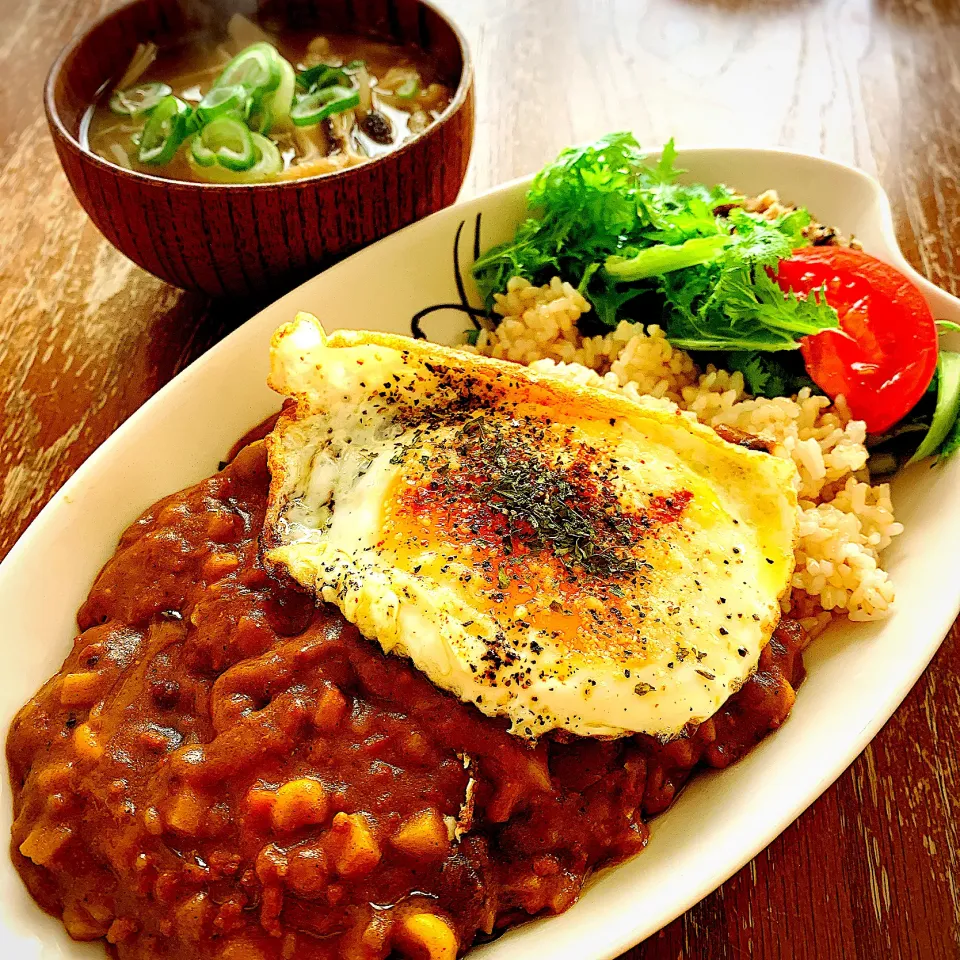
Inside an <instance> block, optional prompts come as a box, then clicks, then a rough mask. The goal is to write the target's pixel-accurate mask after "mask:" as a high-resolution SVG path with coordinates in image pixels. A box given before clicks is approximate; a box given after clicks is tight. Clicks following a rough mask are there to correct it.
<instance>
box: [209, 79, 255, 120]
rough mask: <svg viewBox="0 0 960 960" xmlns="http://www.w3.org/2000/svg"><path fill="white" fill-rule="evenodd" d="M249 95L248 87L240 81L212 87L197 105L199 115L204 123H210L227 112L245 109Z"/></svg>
mask: <svg viewBox="0 0 960 960" xmlns="http://www.w3.org/2000/svg"><path fill="white" fill-rule="evenodd" d="M248 96H249V94H248V93H247V88H246V87H245V86H243V84H240V83H234V84H231V85H229V86H222V87H211V88H210V90H209V91H208V92H207V93H206V95H205V96H204V98H203V99H202V100H201V101H200V103H199V105H198V106H197V116H199V117H200V119H201V121H203V123H209V122H210V121H211V120H215V119H216V118H217V117H220V116H222V115H223V114H225V113H230V112H231V111H238V112H239V111H243V110H244V108H245V106H246V103H247V99H248Z"/></svg>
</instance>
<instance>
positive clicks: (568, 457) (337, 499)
mask: <svg viewBox="0 0 960 960" xmlns="http://www.w3.org/2000/svg"><path fill="white" fill-rule="evenodd" d="M270 384H271V386H272V387H273V388H274V389H275V390H277V391H278V392H280V393H282V394H284V395H285V396H287V397H289V398H291V402H288V403H287V404H286V405H285V407H284V411H283V413H282V415H281V417H280V419H279V421H278V423H277V425H276V428H275V429H274V431H273V433H272V434H271V435H270V437H269V439H268V448H269V458H270V469H271V476H272V480H271V487H270V498H269V504H268V511H267V519H266V524H265V530H264V541H263V543H264V558H265V561H266V563H267V564H268V565H270V566H271V567H272V568H274V569H278V568H279V569H281V570H282V571H285V572H286V573H288V574H289V575H290V576H292V577H293V578H294V579H295V580H296V581H298V582H299V583H300V584H302V585H303V586H304V587H306V588H307V589H308V590H312V591H313V592H314V593H315V595H316V597H317V598H318V599H319V600H322V601H325V602H327V603H331V604H334V605H336V606H337V607H339V609H340V610H341V611H342V613H343V615H344V617H345V618H346V619H347V620H349V621H350V622H352V623H354V624H355V625H356V626H357V627H358V629H359V630H360V631H361V633H363V634H364V635H365V636H366V637H368V638H369V639H371V640H373V641H375V642H376V643H378V644H379V645H380V646H381V647H382V648H383V650H384V651H386V652H387V653H393V654H398V655H402V656H405V657H408V658H409V659H410V660H411V661H412V662H413V663H414V665H415V666H416V667H417V668H418V669H420V670H421V671H422V672H423V673H425V674H426V675H427V676H428V677H429V678H430V680H431V681H432V682H433V683H434V684H436V685H437V686H438V687H440V688H442V689H444V690H447V691H449V692H450V693H452V694H454V695H456V696H457V697H460V698H461V699H463V700H465V701H468V702H470V703H473V704H475V705H476V707H477V709H478V710H480V711H482V712H483V713H484V714H487V715H489V716H496V717H504V718H506V719H508V720H509V722H510V729H511V731H512V732H513V733H515V734H517V735H519V736H522V737H526V738H531V739H535V738H537V737H539V736H540V735H542V734H544V733H546V732H547V731H550V730H566V731H569V732H571V733H574V734H579V735H591V736H620V735H624V734H629V733H637V732H639V733H646V734H652V735H656V736H660V737H670V736H674V735H676V734H677V733H679V732H680V731H681V730H682V729H683V728H684V726H685V725H686V724H688V723H699V722H702V721H703V720H705V719H707V718H708V717H710V716H711V715H712V714H713V713H714V712H715V711H716V710H717V709H718V707H719V706H720V705H721V704H722V703H723V702H724V700H726V699H727V697H729V696H730V694H732V693H733V692H735V691H736V690H737V689H738V688H739V687H740V685H741V684H742V683H743V681H744V680H745V679H746V678H747V677H748V676H749V675H750V673H751V672H752V671H753V670H754V669H755V667H756V663H757V660H758V658H759V655H760V651H761V649H762V648H763V646H764V644H765V643H766V642H767V640H768V639H769V638H770V635H771V633H772V632H773V630H774V628H775V627H776V625H777V622H778V620H779V618H780V604H779V601H780V598H781V596H782V595H783V594H784V592H785V591H786V590H787V589H788V587H789V583H790V578H791V575H792V573H793V567H794V547H795V540H796V533H797V531H796V523H797V521H796V515H797V511H796V506H797V499H796V494H795V492H794V483H795V479H796V477H795V468H794V467H793V465H792V464H791V463H789V462H788V461H786V460H783V459H779V458H777V457H774V456H771V455H770V454H767V453H765V452H760V451H755V450H749V449H745V448H743V447H741V446H737V445H735V444H732V443H729V442H727V441H726V440H724V439H721V438H720V437H719V436H718V435H717V434H716V433H715V432H714V431H713V430H712V429H710V428H709V427H707V426H705V425H702V424H700V423H697V422H696V421H694V420H692V419H691V418H689V416H686V415H683V414H681V413H679V412H677V411H675V410H669V409H665V408H664V406H663V405H662V404H661V405H654V404H651V405H646V404H644V403H640V402H637V401H635V400H632V399H629V398H626V397H621V396H618V395H615V394H612V393H609V392H607V391H605V390H602V389H598V388H595V387H592V386H583V385H579V384H575V383H571V382H568V381H564V380H560V379H559V378H557V377H551V376H550V375H549V374H547V373H540V372H537V371H534V370H531V369H529V368H527V367H524V366H521V365H518V364H514V363H509V362H506V361H500V360H493V359H489V358H485V357H479V356H475V355H472V354H470V353H468V352H466V351H462V350H456V349H452V348H446V347H440V346H437V345H435V344H432V343H427V342H425V341H421V340H410V339H407V338H404V337H398V336H392V335H388V334H382V333H369V332H358V331H350V330H341V331H337V332H335V333H332V334H330V335H327V334H325V333H324V330H323V328H322V327H321V326H320V324H319V322H318V321H317V320H315V319H314V318H313V317H311V316H309V315H306V314H300V315H299V316H298V317H297V318H296V320H295V322H293V323H292V324H287V325H286V326H284V327H282V328H281V329H280V330H278V331H277V332H276V333H275V334H274V337H273V342H272V351H271V374H270Z"/></svg>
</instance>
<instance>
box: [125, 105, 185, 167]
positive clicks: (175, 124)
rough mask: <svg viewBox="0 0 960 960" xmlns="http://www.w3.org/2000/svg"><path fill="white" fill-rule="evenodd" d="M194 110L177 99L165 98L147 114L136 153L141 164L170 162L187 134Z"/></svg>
mask: <svg viewBox="0 0 960 960" xmlns="http://www.w3.org/2000/svg"><path fill="white" fill-rule="evenodd" d="M192 115H193V110H192V109H191V108H190V107H189V106H188V105H187V104H186V103H184V102H183V101H182V100H181V99H180V98H179V97H173V96H168V97H164V98H163V99H162V100H161V101H160V102H159V103H158V104H157V105H156V106H155V107H154V108H153V110H152V111H151V112H150V116H149V117H148V119H147V123H146V126H144V128H143V134H142V135H141V137H140V149H139V152H138V154H137V156H138V159H139V160H140V162H141V163H150V164H156V165H160V164H164V163H169V162H170V161H171V160H172V159H173V155H174V154H175V153H176V152H177V149H178V148H179V146H180V144H181V143H183V141H184V140H185V139H186V137H187V134H188V132H189V129H190V128H189V121H190V119H191V118H192Z"/></svg>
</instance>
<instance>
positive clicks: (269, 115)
mask: <svg viewBox="0 0 960 960" xmlns="http://www.w3.org/2000/svg"><path fill="white" fill-rule="evenodd" d="M247 126H248V127H249V128H250V129H251V130H253V131H255V132H256V133H269V132H270V128H271V127H272V126H273V99H272V98H270V97H267V98H266V99H264V100H260V101H258V102H257V103H253V104H251V106H250V115H249V117H248V118H247Z"/></svg>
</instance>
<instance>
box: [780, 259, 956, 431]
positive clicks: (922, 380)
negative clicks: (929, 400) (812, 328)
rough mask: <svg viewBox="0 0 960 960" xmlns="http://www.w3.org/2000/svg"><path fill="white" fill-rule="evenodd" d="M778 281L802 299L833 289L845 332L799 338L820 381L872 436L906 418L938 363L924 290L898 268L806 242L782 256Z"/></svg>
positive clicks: (809, 367) (834, 304) (806, 360)
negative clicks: (843, 402) (844, 402)
mask: <svg viewBox="0 0 960 960" xmlns="http://www.w3.org/2000/svg"><path fill="white" fill-rule="evenodd" d="M776 280H777V282H778V283H779V285H780V288H781V289H782V290H792V291H794V293H797V294H800V295H801V296H803V295H806V294H809V293H811V292H812V291H814V290H817V289H819V288H820V287H825V288H826V296H827V303H829V304H830V306H831V307H833V308H834V309H835V310H836V311H837V313H838V314H839V317H840V330H824V331H823V332H822V333H817V334H813V335H812V336H809V337H804V338H803V339H802V340H801V341H800V350H801V352H802V353H803V360H804V363H805V364H806V367H807V373H809V374H810V376H811V378H812V379H813V381H814V383H816V384H817V385H818V386H819V387H820V388H821V389H822V390H823V391H824V392H825V393H826V394H827V395H828V396H829V397H837V396H839V395H840V394H843V396H844V397H845V398H846V400H847V403H848V404H849V406H850V412H851V413H852V414H853V416H854V417H856V418H857V419H858V420H865V421H866V424H867V431H868V432H869V433H882V432H883V431H884V430H886V429H888V428H889V427H892V426H893V425H894V424H895V423H896V422H897V421H898V420H901V419H902V418H903V417H904V416H906V414H907V413H909V412H910V410H912V409H913V407H914V406H915V405H916V403H917V401H918V400H919V399H920V398H921V397H922V396H923V393H924V391H925V390H926V389H927V386H928V385H929V383H930V380H931V378H932V377H933V373H934V370H935V369H936V366H937V328H936V326H935V325H934V322H933V314H932V313H931V312H930V307H929V306H927V301H926V300H924V299H923V294H921V293H920V291H919V290H918V289H917V288H916V286H914V284H913V283H911V282H910V281H909V280H908V279H907V278H906V277H905V276H904V275H903V274H902V273H900V271H899V270H895V269H894V268H893V267H891V266H890V265H889V264H886V263H883V262H882V261H881V260H877V259H876V257H871V256H870V255H869V254H867V253H864V252H863V251H862V250H851V249H850V248H848V247H805V248H803V249H801V250H795V251H794V253H793V256H791V257H790V259H789V260H783V261H782V262H781V263H780V265H779V267H778V272H777V276H776Z"/></svg>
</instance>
